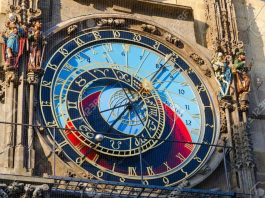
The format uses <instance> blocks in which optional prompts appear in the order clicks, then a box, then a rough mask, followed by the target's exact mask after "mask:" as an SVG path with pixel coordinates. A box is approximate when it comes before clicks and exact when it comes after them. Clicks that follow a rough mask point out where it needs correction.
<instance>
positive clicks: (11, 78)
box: [5, 70, 18, 87]
mask: <svg viewBox="0 0 265 198" xmlns="http://www.w3.org/2000/svg"><path fill="white" fill-rule="evenodd" d="M11 82H12V83H17V82H18V74H17V72H16V71H14V70H8V71H6V72H5V83H6V86H8V87H9V86H10V83H11Z"/></svg>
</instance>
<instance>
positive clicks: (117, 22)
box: [97, 18, 126, 27]
mask: <svg viewBox="0 0 265 198" xmlns="http://www.w3.org/2000/svg"><path fill="white" fill-rule="evenodd" d="M125 25H126V21H125V19H114V18H102V19H100V20H98V21H97V26H99V27H107V26H109V27H124V26H125Z"/></svg>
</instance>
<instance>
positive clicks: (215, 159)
mask: <svg viewBox="0 0 265 198" xmlns="http://www.w3.org/2000/svg"><path fill="white" fill-rule="evenodd" d="M101 18H119V19H121V18H124V19H126V20H130V21H134V24H130V25H129V26H127V27H126V29H127V30H130V29H131V30H134V31H140V32H141V34H146V35H147V36H148V37H151V38H152V37H153V38H154V39H156V40H159V41H161V43H165V44H166V45H167V46H169V47H170V48H173V49H174V51H176V52H177V53H178V54H180V55H181V56H182V57H184V59H185V61H186V62H187V63H188V64H189V65H190V66H192V68H193V69H194V70H196V72H197V73H199V75H200V77H202V76H205V71H206V69H208V70H209V71H211V72H212V69H211V64H210V61H209V60H208V59H207V58H205V56H204V55H202V54H201V52H200V51H199V50H198V49H196V48H195V47H194V46H196V44H189V42H187V41H184V39H182V38H181V36H179V35H177V38H180V40H181V41H182V42H183V44H184V48H183V49H178V48H177V47H176V46H175V45H173V44H171V43H169V42H167V43H166V41H165V38H162V37H160V36H157V35H152V34H150V33H146V32H144V31H141V28H140V27H141V25H140V24H150V25H154V26H155V27H157V28H159V30H161V31H163V32H164V33H169V34H171V35H176V33H173V34H172V33H170V31H169V30H166V28H163V27H160V25H157V24H155V23H154V22H152V21H149V20H148V19H143V17H142V16H141V19H140V18H139V16H137V15H120V14H119V15H117V14H108V15H102V14H99V15H95V14H94V15H93V16H92V15H89V16H84V17H78V18H75V19H73V20H70V21H67V22H64V23H61V24H59V25H58V26H57V27H55V28H54V29H52V31H48V32H47V33H46V35H47V37H46V40H47V43H48V44H47V46H49V47H47V48H46V49H52V47H54V46H56V45H58V44H59V43H64V42H65V38H66V39H67V37H69V36H67V33H66V32H67V31H66V30H67V28H68V27H69V26H71V25H78V27H79V26H80V30H81V26H83V25H84V23H86V24H88V26H87V28H85V29H92V28H93V29H100V27H98V26H96V23H95V21H98V20H100V19H101ZM104 28H106V27H104ZM110 28H111V29H113V27H110ZM58 35H61V36H58ZM62 35H65V37H63V36H62ZM54 38H56V42H54V41H55V39H54ZM58 38H61V39H58ZM51 41H53V42H51ZM191 46H193V47H191ZM45 53H46V56H47V55H48V54H49V53H50V52H48V51H46V52H45ZM192 53H195V54H197V55H198V56H199V57H202V59H203V60H204V62H205V64H204V65H203V66H199V65H198V64H196V63H195V62H194V60H193V59H191V58H190V56H191V54H192ZM47 57H49V56H47ZM212 74H213V72H212ZM203 82H204V85H205V86H206V87H207V89H208V91H209V94H210V95H211V99H212V103H213V105H214V107H219V102H218V99H217V92H218V90H219V86H218V84H217V83H216V79H215V77H214V76H213V75H212V76H211V77H205V78H204V80H203ZM215 114H216V115H215V116H216V138H215V142H214V143H217V142H218V140H219V139H221V136H222V134H220V128H221V127H220V126H221V123H222V122H223V121H222V120H221V116H220V111H219V109H217V108H216V110H215ZM39 116H40V114H39ZM39 120H41V119H39ZM46 140H47V141H48V142H51V141H50V140H51V139H50V137H48V136H47V137H46ZM210 156H211V159H210V160H208V161H207V163H205V165H204V168H207V169H208V172H206V173H205V174H203V175H202V174H199V175H198V174H197V176H196V175H195V176H194V177H192V178H189V182H190V185H191V186H193V185H196V184H198V183H199V182H201V181H203V180H204V179H205V178H206V177H207V176H209V175H210V174H211V173H212V172H213V170H215V169H216V167H217V166H218V164H219V163H220V161H221V160H222V157H223V156H222V155H221V154H220V153H218V152H217V149H214V150H213V151H212V155H211V154H209V155H208V158H210Z"/></svg>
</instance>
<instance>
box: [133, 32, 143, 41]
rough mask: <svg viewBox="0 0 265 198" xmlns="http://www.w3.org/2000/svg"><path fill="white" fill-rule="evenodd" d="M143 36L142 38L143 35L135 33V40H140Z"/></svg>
mask: <svg viewBox="0 0 265 198" xmlns="http://www.w3.org/2000/svg"><path fill="white" fill-rule="evenodd" d="M141 39H142V38H141V36H140V35H139V34H134V36H133V40H134V41H140V40H141Z"/></svg>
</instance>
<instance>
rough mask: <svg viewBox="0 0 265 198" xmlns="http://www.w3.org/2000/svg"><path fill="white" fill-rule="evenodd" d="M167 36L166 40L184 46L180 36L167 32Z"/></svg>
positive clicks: (179, 46)
mask: <svg viewBox="0 0 265 198" xmlns="http://www.w3.org/2000/svg"><path fill="white" fill-rule="evenodd" d="M165 38H166V41H168V42H170V43H172V44H174V45H175V46H176V47H178V48H183V47H184V44H183V42H182V41H181V40H180V39H179V38H177V37H175V36H173V35H172V34H169V33H167V34H166V37H165Z"/></svg>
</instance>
